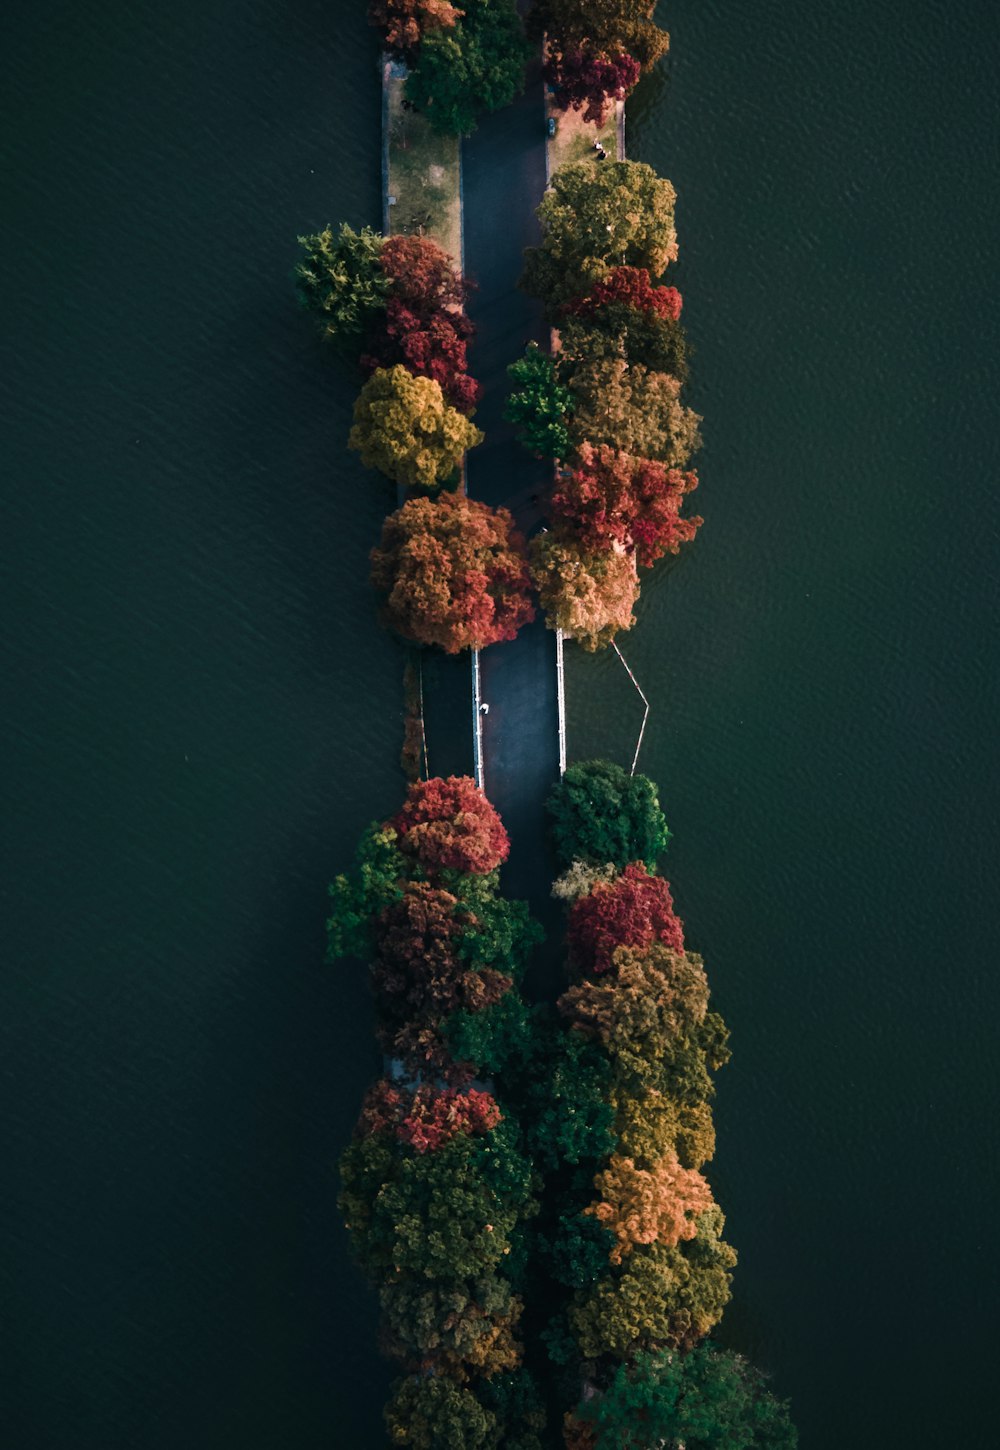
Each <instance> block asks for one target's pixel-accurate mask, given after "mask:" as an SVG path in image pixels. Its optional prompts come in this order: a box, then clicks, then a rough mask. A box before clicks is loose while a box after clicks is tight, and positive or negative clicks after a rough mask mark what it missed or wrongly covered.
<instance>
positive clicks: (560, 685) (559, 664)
mask: <svg viewBox="0 0 1000 1450" xmlns="http://www.w3.org/2000/svg"><path fill="white" fill-rule="evenodd" d="M563 638H564V636H563V632H562V630H561V629H557V630H556V702H557V709H558V713H559V774H560V775H561V776H562V775H565V774H566V673H565V671H564V669H563Z"/></svg>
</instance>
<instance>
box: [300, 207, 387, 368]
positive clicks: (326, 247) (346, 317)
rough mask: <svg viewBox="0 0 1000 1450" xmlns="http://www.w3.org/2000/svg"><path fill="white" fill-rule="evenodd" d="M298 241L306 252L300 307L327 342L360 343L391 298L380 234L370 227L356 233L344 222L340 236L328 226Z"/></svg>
mask: <svg viewBox="0 0 1000 1450" xmlns="http://www.w3.org/2000/svg"><path fill="white" fill-rule="evenodd" d="M298 240H299V245H300V247H302V249H303V251H304V252H305V256H304V257H302V258H300V260H299V262H298V264H297V266H296V268H295V285H296V287H297V289H298V293H299V299H300V301H301V302H302V305H303V306H304V307H306V308H307V309H308V310H309V311H310V312H312V313H314V314H315V316H316V318H317V321H318V322H319V324H320V327H321V330H322V333H323V336H324V337H326V338H327V339H328V340H331V341H338V342H339V341H350V340H352V339H354V338H358V337H360V336H361V335H362V333H363V332H364V331H365V329H366V328H367V327H369V326H370V325H371V323H372V320H373V318H374V317H375V316H376V315H377V314H378V313H379V312H380V311H381V310H382V309H383V308H384V307H385V303H386V296H387V294H388V292H389V286H390V280H389V278H388V277H387V275H386V273H385V272H384V271H383V269H382V265H381V256H382V246H383V239H382V236H381V234H380V233H379V232H376V231H373V230H372V228H371V227H362V229H361V231H360V232H355V231H353V230H352V229H351V228H350V227H349V226H348V225H347V223H346V222H344V223H343V224H342V225H341V227H340V230H339V231H338V232H336V233H335V232H334V231H333V228H332V227H329V226H327V227H324V228H323V230H322V231H321V232H314V233H313V234H311V235H310V236H305V237H299V239H298Z"/></svg>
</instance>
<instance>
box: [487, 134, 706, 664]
mask: <svg viewBox="0 0 1000 1450" xmlns="http://www.w3.org/2000/svg"><path fill="white" fill-rule="evenodd" d="M675 200H676V197H675V193H674V188H673V187H672V186H671V184H670V182H669V181H666V180H665V179H663V178H662V177H659V176H657V175H656V173H655V171H654V170H653V169H652V167H650V166H646V165H644V164H642V163H640V162H635V161H620V162H604V163H600V164H599V163H597V162H581V163H577V164H575V165H571V166H565V167H562V168H561V169H560V170H559V171H557V172H556V173H555V175H554V176H553V178H552V184H551V187H550V189H549V191H548V192H547V193H546V195H545V197H544V198H543V200H542V203H541V205H540V206H539V208H538V215H539V219H540V221H541V223H542V233H543V235H542V243H541V245H540V246H538V247H534V248H529V250H528V251H527V252H526V254H525V268H524V274H523V276H522V278H521V286H522V287H523V288H524V289H525V290H526V291H527V292H529V293H531V294H532V295H533V296H535V297H538V298H540V299H541V300H542V302H543V303H544V305H545V315H546V318H547V320H548V321H549V323H550V324H551V326H552V327H553V329H554V338H555V347H554V356H552V357H550V356H548V355H547V354H545V353H543V352H542V350H541V349H539V348H534V347H532V348H529V349H528V350H527V352H526V354H525V355H524V357H522V358H520V359H519V360H518V361H517V362H515V363H514V364H512V366H511V367H510V369H509V373H510V377H511V381H512V382H513V384H514V388H513V391H512V393H511V395H510V398H509V399H508V405H507V413H508V417H509V418H510V419H511V420H512V421H513V422H514V423H515V424H516V425H517V426H518V428H519V429H520V433H521V437H522V441H523V442H524V444H525V446H526V447H527V448H528V449H529V450H530V451H531V452H532V453H534V454H535V455H536V456H538V457H544V458H549V459H551V460H552V462H553V465H554V469H555V484H554V487H553V489H552V492H551V497H550V500H549V514H550V528H549V529H548V530H547V531H546V532H545V533H543V534H541V535H539V537H538V538H537V539H536V540H535V541H534V543H533V547H532V555H531V563H532V574H533V579H534V583H535V586H536V589H537V591H538V595H539V598H540V600H541V603H542V607H543V608H544V610H545V612H546V616H547V618H548V621H549V623H550V625H551V626H552V627H553V628H560V629H562V630H563V631H564V632H565V633H566V634H568V635H570V636H571V637H572V638H574V639H576V640H578V641H579V642H580V643H581V644H582V645H583V646H584V648H586V649H591V650H593V649H599V648H602V647H603V646H605V645H607V644H609V643H610V642H611V640H613V639H614V637H615V635H616V634H617V633H618V632H619V631H620V630H625V629H629V628H630V627H631V625H632V624H634V622H635V617H634V614H633V609H634V606H635V603H636V600H637V598H638V595H639V573H638V571H639V569H640V568H645V569H648V568H651V567H652V566H653V564H655V563H656V561H657V560H658V559H660V558H662V557H663V556H664V555H665V554H667V553H671V554H675V553H677V551H678V550H679V548H680V546H681V545H682V544H683V543H686V542H688V541H689V540H690V539H692V538H693V537H694V535H695V533H696V532H697V530H698V528H699V526H700V524H701V522H702V520H701V519H700V518H699V517H690V518H687V517H684V516H683V515H682V513H681V508H682V505H683V503H684V499H685V497H686V496H687V494H689V493H691V492H692V490H693V489H695V488H696V487H697V485H698V476H697V474H696V473H695V472H694V471H693V470H691V469H688V468H687V464H688V462H689V460H690V458H691V455H692V454H693V453H694V452H695V450H696V449H697V448H698V447H699V446H700V443H701V438H700V433H699V424H700V422H701V419H700V418H699V417H698V416H697V414H695V413H693V412H692V411H691V409H690V408H688V407H686V406H685V405H684V403H683V402H682V400H681V394H682V390H683V386H684V383H685V381H686V380H687V376H688V355H689V347H688V343H687V338H686V336H685V333H684V329H683V327H682V326H681V322H680V314H681V296H680V293H679V292H678V291H677V289H676V288H675V287H669V286H665V285H663V284H662V283H660V282H659V281H658V279H659V278H660V277H661V276H662V274H663V272H664V271H665V269H666V268H667V266H668V265H669V263H670V262H672V261H674V260H675V259H676V257H677V232H676V228H675V224H674V204H675Z"/></svg>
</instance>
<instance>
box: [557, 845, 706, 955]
mask: <svg viewBox="0 0 1000 1450" xmlns="http://www.w3.org/2000/svg"><path fill="white" fill-rule="evenodd" d="M567 939H568V943H569V958H570V964H571V965H572V966H573V967H575V968H576V970H577V971H579V972H591V973H594V974H595V975H599V974H600V973H601V972H607V971H609V970H610V968H611V966H612V960H611V957H612V954H613V952H614V951H615V949H616V948H617V947H648V946H651V945H652V944H653V942H662V943H663V945H664V946H668V947H671V948H672V949H673V950H674V951H676V952H682V951H683V950H684V932H683V929H682V927H681V923H680V919H679V918H678V917H677V916H675V915H674V903H673V898H672V897H671V895H670V887H669V885H668V883H667V882H666V881H664V879H663V877H662V876H650V874H649V872H648V871H647V870H646V868H645V866H644V865H643V864H642V862H641V861H634V862H633V863H632V865H630V866H626V867H625V870H624V871H623V872H622V873H621V875H620V876H619V877H617V878H616V880H614V881H598V882H596V883H595V885H594V888H593V890H592V891H591V892H590V895H589V896H581V897H580V899H579V900H578V901H577V902H575V904H574V905H573V908H572V910H571V911H570V914H569V925H568V928H567Z"/></svg>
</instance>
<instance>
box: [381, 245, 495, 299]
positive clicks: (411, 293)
mask: <svg viewBox="0 0 1000 1450" xmlns="http://www.w3.org/2000/svg"><path fill="white" fill-rule="evenodd" d="M379 260H380V262H381V266H382V270H383V272H384V273H385V275H386V276H387V277H388V278H389V283H390V294H391V296H393V297H398V298H399V300H400V301H401V302H404V303H405V304H406V305H407V307H410V308H411V309H412V310H413V311H414V312H418V313H420V314H421V316H427V315H429V314H430V313H432V312H436V311H438V310H439V309H440V308H442V307H463V306H464V305H465V302H466V300H467V299H468V296H469V293H470V292H471V291H472V284H471V283H470V282H467V281H466V280H465V278H464V277H462V275H461V274H460V273H459V272H456V270H455V267H454V264H453V263H452V260H451V258H450V257H449V256H448V253H447V252H445V251H443V250H442V248H441V247H439V246H438V244H437V242H433V241H431V239H430V237H404V236H399V237H386V239H385V241H384V242H383V244H382V252H381V256H380V259H379Z"/></svg>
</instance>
